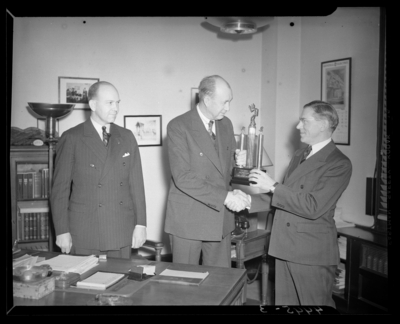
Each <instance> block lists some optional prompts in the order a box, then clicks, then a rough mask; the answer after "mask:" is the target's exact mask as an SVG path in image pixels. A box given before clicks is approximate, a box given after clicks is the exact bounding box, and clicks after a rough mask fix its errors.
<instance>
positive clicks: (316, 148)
mask: <svg viewBox="0 0 400 324" xmlns="http://www.w3.org/2000/svg"><path fill="white" fill-rule="evenodd" d="M331 141H332V138H328V139H327V140H325V141H322V142H319V143H317V144H314V145H312V146H311V147H312V149H311V152H310V154H309V155H308V156H307V159H308V158H309V157H310V156H311V155H314V154H315V153H317V152H318V151H320V150H321V149H323V148H324V147H325V146H326V145H328V144H329V143H330V142H331Z"/></svg>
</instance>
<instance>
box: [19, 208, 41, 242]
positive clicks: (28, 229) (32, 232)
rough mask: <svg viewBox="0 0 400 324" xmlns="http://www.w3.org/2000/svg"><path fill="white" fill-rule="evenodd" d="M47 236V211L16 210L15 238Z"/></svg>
mask: <svg viewBox="0 0 400 324" xmlns="http://www.w3.org/2000/svg"><path fill="white" fill-rule="evenodd" d="M48 238H49V213H48V212H41V213H24V214H21V213H19V212H18V221H17V240H18V241H19V242H20V241H29V240H46V239H48Z"/></svg>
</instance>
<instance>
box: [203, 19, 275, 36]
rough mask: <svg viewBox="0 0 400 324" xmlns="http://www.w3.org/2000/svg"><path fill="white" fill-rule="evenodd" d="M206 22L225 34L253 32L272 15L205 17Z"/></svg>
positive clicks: (269, 20) (266, 22) (267, 21)
mask: <svg viewBox="0 0 400 324" xmlns="http://www.w3.org/2000/svg"><path fill="white" fill-rule="evenodd" d="M204 19H205V21H206V22H208V23H209V24H211V25H214V26H216V27H219V29H220V31H221V32H223V33H227V34H236V35H243V34H253V33H255V32H256V31H257V29H258V28H260V27H263V26H266V25H268V24H269V23H270V22H271V21H272V20H273V19H274V18H273V17H205V18H204Z"/></svg>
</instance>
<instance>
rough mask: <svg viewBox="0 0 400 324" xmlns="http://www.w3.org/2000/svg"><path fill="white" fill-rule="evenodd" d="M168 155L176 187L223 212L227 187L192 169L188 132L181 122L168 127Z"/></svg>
mask: <svg viewBox="0 0 400 324" xmlns="http://www.w3.org/2000/svg"><path fill="white" fill-rule="evenodd" d="M167 134H168V155H169V163H170V167H171V172H172V177H173V181H174V183H175V186H176V187H177V188H178V189H179V190H180V191H182V192H183V193H185V194H186V195H188V196H190V197H191V198H193V199H195V200H197V201H199V202H201V203H203V204H205V205H207V206H208V207H210V208H213V209H215V210H218V211H221V210H223V209H224V208H225V206H224V201H225V198H226V196H227V194H228V190H226V189H225V186H221V185H217V184H215V180H213V179H211V180H210V181H209V180H207V179H204V177H203V176H202V175H201V174H199V173H198V172H195V171H194V170H192V168H191V161H190V159H191V156H190V152H191V148H190V147H189V144H188V141H187V139H186V136H187V134H186V132H185V130H184V129H183V127H182V125H180V124H179V122H177V121H175V122H171V123H169V124H168V127H167Z"/></svg>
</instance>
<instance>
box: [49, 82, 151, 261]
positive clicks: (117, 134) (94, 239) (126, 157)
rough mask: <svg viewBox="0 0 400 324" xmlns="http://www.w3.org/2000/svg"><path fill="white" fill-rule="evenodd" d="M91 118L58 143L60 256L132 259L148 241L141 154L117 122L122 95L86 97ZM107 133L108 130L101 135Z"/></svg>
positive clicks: (54, 196) (55, 202)
mask: <svg viewBox="0 0 400 324" xmlns="http://www.w3.org/2000/svg"><path fill="white" fill-rule="evenodd" d="M88 99H89V106H90V108H91V110H92V113H91V117H90V118H89V119H88V120H86V121H85V122H83V123H81V124H79V125H77V126H75V127H73V128H71V129H69V130H68V131H66V132H64V133H63V134H62V136H61V138H60V140H59V142H58V143H57V147H56V160H55V171H54V178H53V186H52V193H51V197H50V200H51V211H52V217H53V222H54V227H55V231H56V235H57V239H56V244H57V245H58V246H59V247H60V248H61V251H62V252H65V253H69V252H71V253H73V254H82V255H89V254H100V253H101V254H107V255H108V256H110V257H121V258H130V255H131V248H132V247H134V248H138V247H140V246H142V245H143V243H144V242H145V240H146V202H145V194H144V184H143V175H142V166H141V160H140V154H139V149H138V145H137V142H136V139H135V137H134V136H133V134H132V132H131V131H130V130H127V129H125V128H122V127H120V126H118V125H115V124H114V123H113V122H114V121H115V118H116V116H117V113H118V110H119V101H120V99H119V94H118V91H117V90H116V88H115V87H114V86H113V85H112V84H111V83H108V82H104V81H101V82H97V83H95V84H93V85H92V86H91V87H90V89H89V93H88ZM103 128H104V129H103Z"/></svg>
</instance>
